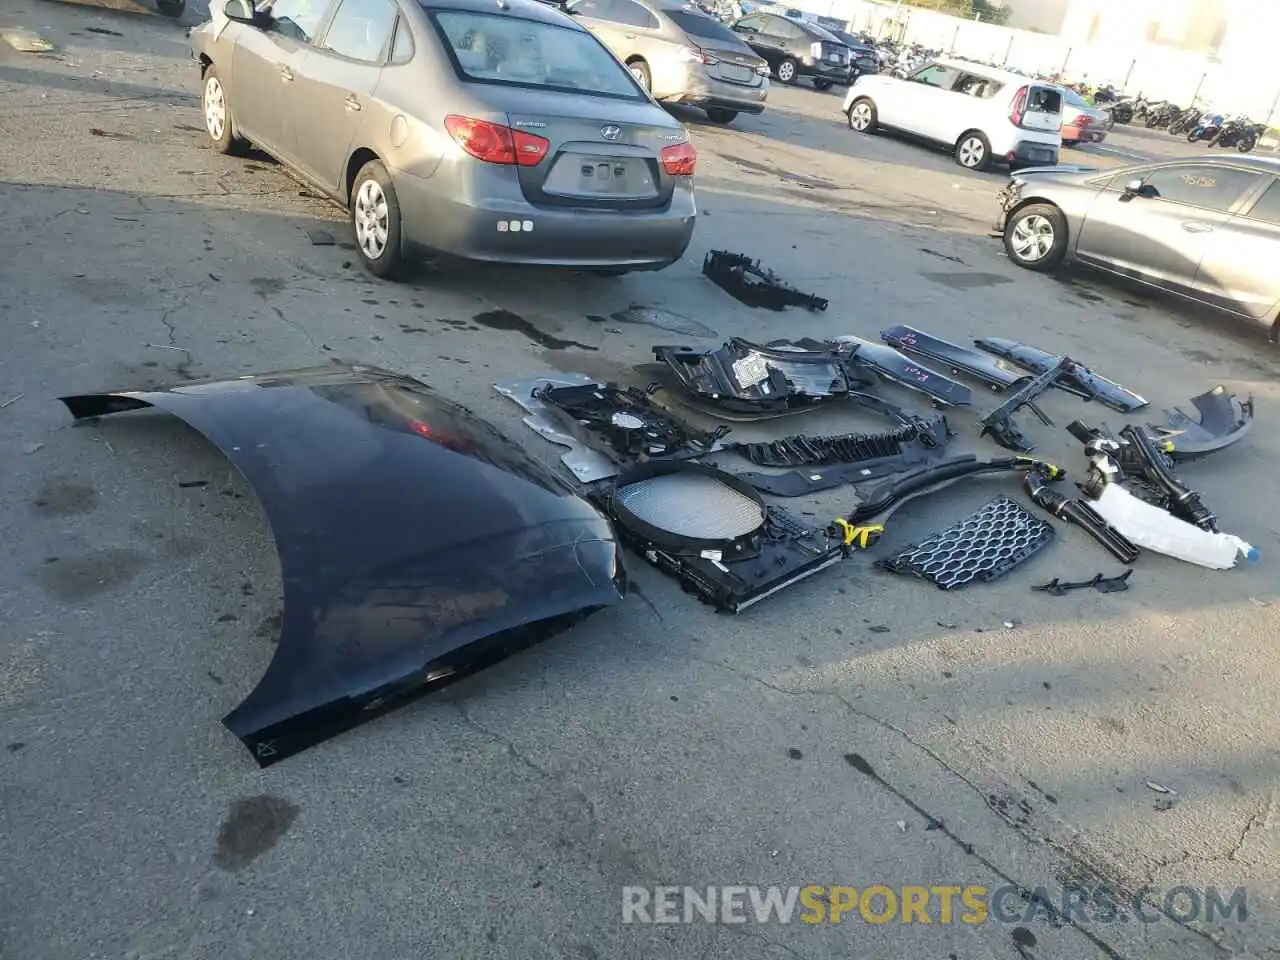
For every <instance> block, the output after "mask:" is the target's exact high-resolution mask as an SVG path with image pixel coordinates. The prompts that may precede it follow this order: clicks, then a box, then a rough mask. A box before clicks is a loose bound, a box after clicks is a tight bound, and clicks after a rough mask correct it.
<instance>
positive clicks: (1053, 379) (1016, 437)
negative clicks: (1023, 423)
mask: <svg viewBox="0 0 1280 960" xmlns="http://www.w3.org/2000/svg"><path fill="white" fill-rule="evenodd" d="M1072 363H1074V361H1073V360H1072V359H1071V358H1070V357H1060V358H1058V362H1057V363H1055V364H1054V365H1053V366H1052V367H1050V368H1049V369H1048V370H1046V371H1045V372H1044V373H1041V374H1039V375H1038V376H1037V377H1035V378H1034V379H1032V380H1028V381H1027V382H1026V383H1024V384H1023V385H1022V386H1020V387H1018V389H1017V390H1015V391H1014V392H1013V393H1011V394H1010V395H1009V397H1008V399H1006V400H1005V401H1004V402H1002V403H1001V404H1000V406H998V407H996V408H995V409H994V410H992V411H991V412H990V413H988V414H987V415H986V416H985V417H983V418H982V436H984V437H990V438H991V439H992V440H994V441H995V442H996V443H998V444H1000V446H1002V447H1004V448H1005V449H1006V450H1017V451H1018V452H1020V453H1028V452H1030V451H1031V450H1034V449H1035V444H1033V443H1032V442H1031V441H1030V440H1028V439H1027V438H1026V437H1025V436H1023V434H1022V431H1021V430H1020V429H1019V428H1018V424H1017V423H1015V422H1014V419H1013V418H1014V416H1015V415H1016V414H1017V413H1018V411H1019V410H1021V409H1022V408H1023V407H1027V408H1029V409H1030V410H1031V412H1032V413H1034V414H1035V415H1036V417H1037V419H1039V421H1040V422H1041V423H1043V424H1044V425H1045V426H1046V427H1051V426H1053V421H1052V420H1050V419H1049V418H1048V417H1047V416H1046V415H1045V414H1044V413H1043V412H1042V411H1041V410H1040V408H1039V407H1037V406H1036V401H1037V400H1038V399H1040V397H1042V396H1043V395H1044V394H1045V393H1047V392H1048V391H1049V390H1051V389H1053V387H1054V386H1055V385H1056V384H1057V383H1058V381H1059V380H1060V379H1061V378H1062V377H1063V376H1065V375H1066V373H1067V371H1069V370H1070V369H1071V364H1072Z"/></svg>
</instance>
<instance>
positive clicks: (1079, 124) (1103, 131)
mask: <svg viewBox="0 0 1280 960" xmlns="http://www.w3.org/2000/svg"><path fill="white" fill-rule="evenodd" d="M1062 100H1063V104H1062V145H1063V146H1064V147H1074V146H1076V145H1077V144H1080V143H1101V142H1102V141H1103V140H1105V139H1107V129H1108V125H1109V121H1110V119H1111V118H1110V116H1109V115H1108V114H1107V112H1106V111H1105V110H1100V109H1098V108H1097V107H1095V106H1091V105H1090V104H1089V101H1087V100H1085V98H1084V97H1082V96H1080V94H1078V93H1076V92H1075V91H1074V90H1071V89H1069V88H1068V89H1064V90H1063V92H1062Z"/></svg>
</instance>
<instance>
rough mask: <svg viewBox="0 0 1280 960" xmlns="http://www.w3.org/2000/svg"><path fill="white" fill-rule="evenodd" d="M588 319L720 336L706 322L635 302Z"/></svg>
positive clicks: (682, 332)
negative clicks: (607, 313)
mask: <svg viewBox="0 0 1280 960" xmlns="http://www.w3.org/2000/svg"><path fill="white" fill-rule="evenodd" d="M587 319H588V320H590V321H591V322H592V323H607V322H608V321H609V320H612V321H614V322H615V323H628V324H639V325H640V326H645V327H656V328H657V329H659V330H665V331H667V333H678V334H680V335H681V336H685V337H705V338H706V339H708V340H714V339H716V338H718V337H719V336H720V335H719V334H718V333H716V331H714V330H712V329H711V328H710V327H708V326H707V325H706V324H705V323H699V322H698V321H697V320H694V319H692V318H690V317H686V316H683V315H681V314H679V313H672V312H671V311H670V310H662V309H660V308H658V307H646V306H644V305H642V304H638V303H633V304H632V305H631V306H629V307H627V309H625V310H618V311H617V312H615V313H611V314H609V316H608V317H598V316H594V315H588V316H587Z"/></svg>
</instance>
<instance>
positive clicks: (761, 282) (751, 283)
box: [702, 250, 828, 311]
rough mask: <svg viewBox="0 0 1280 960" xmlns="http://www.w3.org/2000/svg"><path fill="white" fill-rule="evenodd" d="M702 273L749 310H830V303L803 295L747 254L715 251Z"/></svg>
mask: <svg viewBox="0 0 1280 960" xmlns="http://www.w3.org/2000/svg"><path fill="white" fill-rule="evenodd" d="M702 272H703V273H704V274H705V275H706V277H707V279H709V280H710V281H711V282H712V283H714V284H715V285H716V286H717V287H719V288H720V289H721V290H723V291H724V292H725V293H727V294H729V296H731V297H733V298H734V299H735V300H737V301H738V302H739V303H742V304H745V305H746V306H748V307H763V308H765V309H766V310H784V309H786V308H787V307H804V308H806V309H808V310H816V311H821V310H826V309H827V306H828V301H827V299H826V298H825V297H819V296H816V295H814V294H812V293H801V292H800V291H799V290H797V289H796V288H795V287H793V286H791V285H790V284H789V283H786V282H785V281H783V280H781V279H780V278H779V277H778V276H777V274H775V273H774V272H773V271H772V270H766V269H764V268H763V267H761V266H760V261H759V260H752V259H751V258H750V257H748V256H747V255H746V254H745V253H730V252H729V251H728V250H712V251H710V252H709V253H708V254H707V256H706V259H705V260H703V261H702Z"/></svg>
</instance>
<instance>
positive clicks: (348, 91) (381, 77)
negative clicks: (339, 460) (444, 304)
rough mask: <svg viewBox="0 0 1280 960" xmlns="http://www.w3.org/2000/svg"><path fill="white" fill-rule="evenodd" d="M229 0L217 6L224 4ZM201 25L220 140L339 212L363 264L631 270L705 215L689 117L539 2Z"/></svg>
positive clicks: (329, 3) (459, 1)
mask: <svg viewBox="0 0 1280 960" xmlns="http://www.w3.org/2000/svg"><path fill="white" fill-rule="evenodd" d="M223 4H225V5H223ZM215 8H216V10H215V15H214V17H213V19H211V20H210V21H209V22H207V23H204V24H201V25H200V26H198V27H196V28H195V29H193V30H192V32H191V47H192V54H193V56H194V57H195V59H196V60H197V61H198V62H199V64H200V70H201V79H202V90H203V112H204V119H205V126H206V129H207V131H208V134H209V139H210V140H211V141H212V143H213V145H214V147H215V148H216V149H217V150H219V151H221V152H223V153H242V152H243V151H244V150H245V148H247V147H248V146H249V144H250V143H252V144H254V145H256V146H258V147H260V148H261V149H262V150H264V151H266V152H267V153H269V154H271V155H272V156H274V157H276V158H277V159H278V160H280V161H281V162H282V163H284V164H286V165H287V166H288V167H290V168H291V169H292V170H293V171H294V172H296V173H297V174H298V175H300V176H301V177H302V178H303V179H305V180H306V181H308V182H310V183H312V184H313V185H314V186H315V187H316V188H317V189H318V190H320V191H323V192H324V193H325V194H326V195H328V196H329V197H331V198H333V199H334V200H336V201H338V202H339V203H341V204H342V205H343V206H344V207H346V208H348V209H349V211H350V215H351V221H352V227H353V229H354V232H355V239H356V246H357V249H358V252H359V256H360V259H361V260H362V262H363V263H364V266H365V267H366V268H367V269H368V270H369V271H370V272H372V273H374V274H376V275H378V276H383V277H390V276H394V275H396V274H398V273H400V271H401V269H402V267H403V266H404V264H405V262H406V260H407V259H409V258H410V257H411V256H412V255H413V254H414V253H415V252H420V251H432V252H440V253H446V254H452V255H456V256H460V257H463V258H467V259H472V260H483V261H494V262H503V263H525V264H542V265H547V266H562V267H573V268H576V269H588V270H599V271H601V272H608V273H624V272H627V271H629V270H644V269H659V268H662V267H665V266H667V265H669V264H671V263H673V262H675V261H676V260H678V259H679V258H680V257H681V256H682V255H683V253H684V251H685V248H686V247H687V246H688V244H689V240H690V237H691V236H692V233H693V227H694V221H695V218H696V214H697V211H696V207H695V204H694V195H693V171H694V166H695V164H696V162H697V154H696V153H695V151H694V148H693V145H692V144H691V143H690V142H689V137H688V134H687V132H686V131H685V129H684V127H683V126H682V125H681V124H680V123H679V122H678V121H677V120H675V119H674V118H672V117H671V116H670V115H668V114H667V113H666V112H665V111H664V110H663V109H662V108H661V107H659V106H657V105H656V104H655V103H654V102H653V101H652V100H651V99H650V98H649V96H648V94H647V93H646V92H645V91H644V90H643V89H641V88H640V86H639V85H638V84H637V83H636V81H635V79H634V78H633V77H632V75H631V73H630V72H629V71H628V70H627V69H626V68H625V67H624V66H623V65H622V64H621V63H619V62H618V60H617V59H616V58H615V57H614V56H613V55H612V54H611V53H609V51H608V50H607V49H605V47H604V46H602V45H601V43H600V42H599V41H598V40H597V39H596V38H595V37H593V36H592V35H591V34H590V33H589V32H587V31H586V30H585V29H583V28H582V27H580V26H579V25H578V24H576V23H574V22H573V20H572V19H571V18H570V17H568V16H565V15H564V14H562V13H560V12H559V11H557V10H554V9H552V8H550V7H548V6H544V5H543V4H540V3H536V2H533V0H274V2H273V3H271V4H270V6H268V7H266V8H265V9H255V8H254V7H253V6H252V5H251V4H250V3H249V2H248V0H215Z"/></svg>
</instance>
